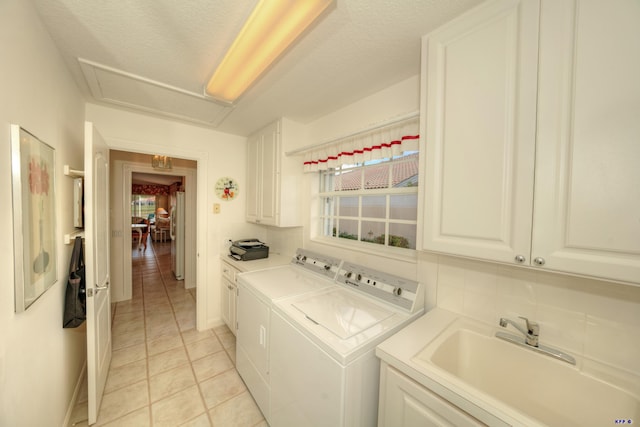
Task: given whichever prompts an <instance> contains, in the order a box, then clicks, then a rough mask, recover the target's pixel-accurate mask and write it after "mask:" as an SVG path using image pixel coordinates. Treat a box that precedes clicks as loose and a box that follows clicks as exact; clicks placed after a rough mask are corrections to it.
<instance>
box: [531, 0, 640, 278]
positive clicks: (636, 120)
mask: <svg viewBox="0 0 640 427" xmlns="http://www.w3.org/2000/svg"><path fill="white" fill-rule="evenodd" d="M538 84H539V95H538V138H537V145H536V177H535V183H536V184H535V203H534V215H533V245H532V251H531V255H532V256H533V257H534V259H536V258H538V257H539V258H541V261H542V260H544V263H545V264H544V267H547V268H549V269H553V270H560V271H567V272H573V273H581V274H587V275H592V276H599V277H605V278H610V279H616V280H621V281H627V282H634V283H640V2H639V1H637V0H608V1H593V0H591V1H568V0H563V1H557V0H555V1H551V0H549V1H544V2H543V4H542V14H541V17H540V66H539V83H538Z"/></svg>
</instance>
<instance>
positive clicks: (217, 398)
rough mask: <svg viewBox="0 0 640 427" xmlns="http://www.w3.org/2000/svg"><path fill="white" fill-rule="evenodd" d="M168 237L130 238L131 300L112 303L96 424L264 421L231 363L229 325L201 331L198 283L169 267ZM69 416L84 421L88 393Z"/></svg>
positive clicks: (250, 423) (232, 339) (137, 425)
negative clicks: (188, 283)
mask: <svg viewBox="0 0 640 427" xmlns="http://www.w3.org/2000/svg"><path fill="white" fill-rule="evenodd" d="M170 257H171V254H170V243H169V242H166V243H162V242H152V241H151V239H149V244H148V248H147V250H146V251H138V250H136V244H135V243H134V244H132V259H133V261H132V262H133V265H132V271H133V298H132V299H131V300H130V301H125V302H119V303H116V304H113V305H112V316H113V323H112V335H113V356H112V361H111V367H110V370H109V376H108V378H107V384H106V387H105V394H104V397H103V400H102V406H101V408H100V411H99V415H98V423H97V425H105V426H119V427H120V426H135V427H142V426H198V427H199V426H214V427H216V426H225V427H227V426H238V427H240V426H243V427H244V426H247V427H249V426H266V425H267V424H266V422H265V421H264V419H263V417H262V414H261V412H260V411H259V409H258V407H257V406H256V404H255V403H254V401H253V398H252V397H251V395H250V394H249V392H248V391H247V389H246V387H245V385H244V383H243V382H242V380H241V379H240V377H239V375H238V373H237V372H236V370H235V368H234V362H235V337H234V335H233V334H232V333H231V331H229V329H228V328H227V327H226V326H225V325H222V326H219V327H217V328H214V329H213V330H207V331H202V332H198V331H197V330H196V329H195V325H196V299H195V294H196V290H195V289H190V290H185V289H184V287H183V282H182V281H177V280H175V279H174V277H173V273H172V272H171V258H170ZM83 396H84V397H83V398H81V400H82V402H80V403H79V404H78V407H77V408H76V411H75V412H74V416H73V418H72V419H74V420H81V419H85V421H83V422H79V423H78V424H76V425H78V426H86V425H87V424H86V410H87V409H86V408H87V402H86V392H84V393H83Z"/></svg>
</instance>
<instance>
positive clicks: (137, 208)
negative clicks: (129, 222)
mask: <svg viewBox="0 0 640 427" xmlns="http://www.w3.org/2000/svg"><path fill="white" fill-rule="evenodd" d="M155 211H156V196H151V195H144V194H133V195H132V196H131V216H139V217H142V218H147V217H148V216H149V214H152V213H154V212H155Z"/></svg>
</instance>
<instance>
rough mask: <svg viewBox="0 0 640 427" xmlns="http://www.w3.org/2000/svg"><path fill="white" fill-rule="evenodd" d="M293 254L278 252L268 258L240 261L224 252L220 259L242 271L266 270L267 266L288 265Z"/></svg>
mask: <svg viewBox="0 0 640 427" xmlns="http://www.w3.org/2000/svg"><path fill="white" fill-rule="evenodd" d="M292 258H293V256H284V255H278V254H269V257H268V258H262V259H254V260H251V261H238V260H237V259H234V258H231V257H230V256H229V255H227V254H224V255H221V256H220V259H221V260H222V261H224V262H226V263H227V264H229V265H230V266H232V267H234V268H235V269H237V270H239V271H241V272H242V273H245V272H248V271H256V270H264V269H265V268H271V267H278V266H280V265H287V264H289V263H290V262H291V259H292Z"/></svg>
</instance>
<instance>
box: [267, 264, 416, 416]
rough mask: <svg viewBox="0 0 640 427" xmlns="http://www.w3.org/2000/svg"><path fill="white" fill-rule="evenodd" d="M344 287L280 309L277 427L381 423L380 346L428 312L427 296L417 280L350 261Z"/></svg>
mask: <svg viewBox="0 0 640 427" xmlns="http://www.w3.org/2000/svg"><path fill="white" fill-rule="evenodd" d="M336 283H337V286H334V287H330V288H324V289H321V290H318V291H314V292H310V293H305V294H302V295H297V296H293V297H289V298H286V299H282V300H278V301H276V302H275V303H274V305H273V310H274V313H273V315H272V319H271V360H270V364H271V371H270V380H271V414H270V421H269V424H270V425H271V426H272V427H290V426H317V427H321V426H322V427H324V426H326V427H337V426H345V427H347V426H348V427H353V426H375V425H376V423H377V416H378V385H379V378H380V360H379V359H378V358H377V357H376V356H375V347H376V345H377V344H379V343H380V342H382V341H383V340H385V339H386V338H388V337H389V336H391V335H392V334H394V333H396V332H397V331H398V330H400V329H401V328H403V327H404V326H405V325H407V324H408V323H410V322H412V321H413V320H415V319H416V318H418V317H419V316H421V315H422V314H423V311H424V290H423V287H422V285H421V284H419V283H417V282H414V281H411V280H406V279H402V278H399V277H397V276H393V275H389V274H385V273H381V272H378V271H375V270H371V269H367V268H364V267H361V266H358V265H355V264H348V263H343V264H342V266H341V268H340V269H339V272H338V275H337V276H336Z"/></svg>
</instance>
